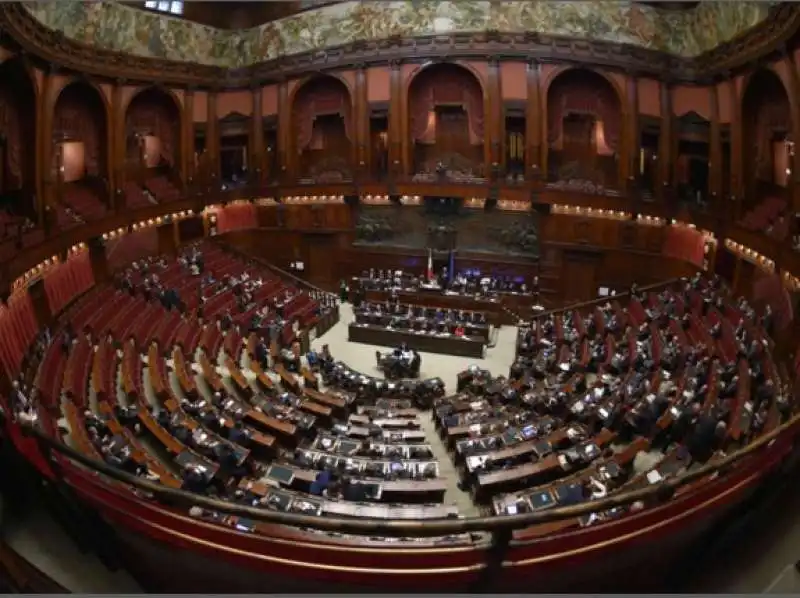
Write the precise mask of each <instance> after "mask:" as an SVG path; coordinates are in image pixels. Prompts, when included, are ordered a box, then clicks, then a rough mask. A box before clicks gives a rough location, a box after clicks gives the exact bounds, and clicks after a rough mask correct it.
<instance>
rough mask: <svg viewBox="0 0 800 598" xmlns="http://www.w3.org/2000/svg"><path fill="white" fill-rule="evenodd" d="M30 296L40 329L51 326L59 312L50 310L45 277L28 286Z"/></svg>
mask: <svg viewBox="0 0 800 598" xmlns="http://www.w3.org/2000/svg"><path fill="white" fill-rule="evenodd" d="M28 296H29V297H30V298H31V305H32V306H33V315H34V317H35V318H36V322H37V323H38V324H39V326H38V327H39V329H40V330H41V329H43V328H45V327H46V326H49V325H50V324H51V323H52V322H53V320H54V319H55V318H56V316H58V314H54V313H52V312H51V311H50V302H49V301H48V300H47V291H46V290H45V286H44V278H40V279H38V280H37V281H36V282H34V283H33V284H32V285H30V286H28Z"/></svg>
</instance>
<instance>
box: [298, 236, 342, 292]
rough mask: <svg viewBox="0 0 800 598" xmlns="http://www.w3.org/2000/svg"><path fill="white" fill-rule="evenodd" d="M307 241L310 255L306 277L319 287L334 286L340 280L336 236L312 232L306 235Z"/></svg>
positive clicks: (306, 244) (306, 245) (306, 246)
mask: <svg viewBox="0 0 800 598" xmlns="http://www.w3.org/2000/svg"><path fill="white" fill-rule="evenodd" d="M305 241H306V243H305V244H304V246H305V248H306V251H307V256H308V262H307V263H306V270H307V272H306V278H307V279H308V280H309V282H311V283H312V284H315V285H317V286H319V287H322V288H332V287H333V286H335V284H336V282H337V281H338V280H339V266H338V262H339V259H338V247H337V244H336V236H335V235H329V234H319V235H316V234H311V235H306V238H305Z"/></svg>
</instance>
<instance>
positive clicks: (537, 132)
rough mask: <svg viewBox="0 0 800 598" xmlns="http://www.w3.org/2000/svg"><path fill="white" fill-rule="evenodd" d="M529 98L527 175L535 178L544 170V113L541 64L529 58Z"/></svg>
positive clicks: (526, 127) (526, 124)
mask: <svg viewBox="0 0 800 598" xmlns="http://www.w3.org/2000/svg"><path fill="white" fill-rule="evenodd" d="M526 73H527V84H528V100H527V110H526V112H525V146H526V147H525V176H526V177H527V178H529V179H531V178H533V179H535V178H536V177H537V176H539V173H541V172H542V155H541V154H542V150H541V142H542V133H541V126H542V114H541V99H542V98H541V93H540V91H539V84H540V83H539V82H540V74H541V65H540V64H539V61H537V60H533V59H532V60H529V61H528V66H527V71H526Z"/></svg>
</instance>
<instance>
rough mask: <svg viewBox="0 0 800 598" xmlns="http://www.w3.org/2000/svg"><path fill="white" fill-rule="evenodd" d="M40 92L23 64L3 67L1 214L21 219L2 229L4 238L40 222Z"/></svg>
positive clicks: (0, 78)
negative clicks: (37, 123) (27, 224)
mask: <svg viewBox="0 0 800 598" xmlns="http://www.w3.org/2000/svg"><path fill="white" fill-rule="evenodd" d="M35 139H36V91H35V89H34V86H33V81H32V80H31V77H30V75H29V74H28V71H27V70H26V68H25V65H24V64H23V62H22V60H20V59H16V58H12V59H10V60H7V61H5V62H4V63H3V64H2V65H0V210H2V211H5V212H7V213H9V214H11V215H13V216H16V217H17V218H12V219H11V220H12V221H13V224H3V225H0V226H1V227H2V228H1V229H0V235H2V237H3V238H6V237H8V236H12V235H13V236H18V235H21V234H22V232H23V231H22V229H23V228H24V226H23V223H24V222H25V221H26V220H28V221H31V222H32V221H36V220H37V214H36V205H35V200H34V197H35V194H36V143H35Z"/></svg>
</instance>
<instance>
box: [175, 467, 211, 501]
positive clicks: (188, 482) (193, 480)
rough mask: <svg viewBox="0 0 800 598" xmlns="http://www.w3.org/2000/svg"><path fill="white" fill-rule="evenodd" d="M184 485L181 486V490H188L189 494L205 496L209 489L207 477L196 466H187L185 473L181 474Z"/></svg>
mask: <svg viewBox="0 0 800 598" xmlns="http://www.w3.org/2000/svg"><path fill="white" fill-rule="evenodd" d="M181 475H182V478H183V483H182V484H181V489H182V490H186V491H187V492H197V493H198V494H203V493H205V491H206V488H207V487H208V484H207V483H206V477H205V476H204V475H203V472H202V471H200V470H199V469H198V468H197V467H196V466H194V465H187V466H186V467H185V468H184V469H183V471H182V472H181Z"/></svg>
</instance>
